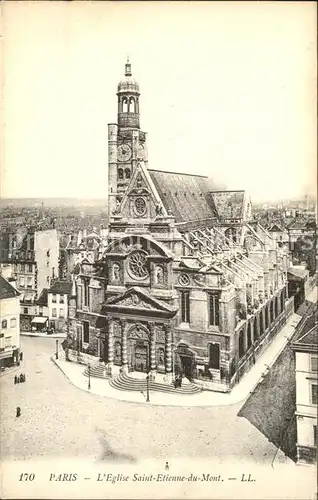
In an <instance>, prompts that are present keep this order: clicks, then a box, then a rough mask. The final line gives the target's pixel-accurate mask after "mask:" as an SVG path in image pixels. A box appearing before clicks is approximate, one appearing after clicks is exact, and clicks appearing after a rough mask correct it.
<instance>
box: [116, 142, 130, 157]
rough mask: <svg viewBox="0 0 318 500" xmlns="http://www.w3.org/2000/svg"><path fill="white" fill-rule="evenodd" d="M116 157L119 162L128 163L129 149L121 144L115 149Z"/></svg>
mask: <svg viewBox="0 0 318 500" xmlns="http://www.w3.org/2000/svg"><path fill="white" fill-rule="evenodd" d="M117 155H118V160H119V161H128V160H130V157H131V147H130V146H129V145H128V144H121V145H120V146H118V148H117Z"/></svg>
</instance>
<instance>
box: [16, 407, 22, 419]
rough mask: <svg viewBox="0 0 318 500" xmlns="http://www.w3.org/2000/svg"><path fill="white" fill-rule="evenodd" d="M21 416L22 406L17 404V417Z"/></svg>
mask: <svg viewBox="0 0 318 500" xmlns="http://www.w3.org/2000/svg"><path fill="white" fill-rule="evenodd" d="M20 416H21V408H20V406H17V417H20Z"/></svg>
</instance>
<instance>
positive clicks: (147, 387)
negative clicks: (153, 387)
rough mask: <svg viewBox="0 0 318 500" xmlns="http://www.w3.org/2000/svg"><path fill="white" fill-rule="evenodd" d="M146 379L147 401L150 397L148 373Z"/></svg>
mask: <svg viewBox="0 0 318 500" xmlns="http://www.w3.org/2000/svg"><path fill="white" fill-rule="evenodd" d="M146 380H147V399H146V402H147V403H149V401H150V399H149V382H150V374H149V373H148V375H147V377H146Z"/></svg>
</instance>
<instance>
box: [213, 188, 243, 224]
mask: <svg viewBox="0 0 318 500" xmlns="http://www.w3.org/2000/svg"><path fill="white" fill-rule="evenodd" d="M211 195H212V198H213V201H214V204H215V207H216V210H217V212H218V216H219V217H220V218H222V219H242V218H243V214H244V198H245V191H212V192H211Z"/></svg>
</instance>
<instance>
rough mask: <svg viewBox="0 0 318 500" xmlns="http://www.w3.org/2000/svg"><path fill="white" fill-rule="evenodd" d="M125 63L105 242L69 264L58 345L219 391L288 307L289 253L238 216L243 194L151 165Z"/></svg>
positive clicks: (110, 369) (108, 366) (113, 128)
mask: <svg viewBox="0 0 318 500" xmlns="http://www.w3.org/2000/svg"><path fill="white" fill-rule="evenodd" d="M139 99H140V92H139V85H138V83H137V82H136V80H135V79H134V78H133V77H132V72H131V64H130V63H129V62H127V63H126V66H125V76H124V78H123V79H122V80H121V81H120V83H119V84H118V91H117V100H118V115H117V123H111V124H109V125H108V161H109V163H108V206H109V226H108V236H107V245H106V250H105V251H103V255H102V257H101V258H99V259H97V260H95V261H94V262H92V261H91V260H89V259H84V260H82V262H81V263H80V264H77V266H76V267H77V269H76V274H74V286H73V294H72V298H71V299H70V306H69V311H70V327H69V334H68V345H69V347H70V349H71V350H73V352H74V351H76V352H77V354H85V355H86V356H87V358H86V359H89V360H90V362H96V363H101V364H103V365H104V366H105V372H106V373H107V376H109V377H118V376H119V374H120V373H129V372H132V371H137V372H144V373H145V375H146V374H150V376H151V377H153V379H156V377H160V380H164V381H165V382H166V383H167V384H170V383H171V382H172V380H173V379H174V377H175V375H176V374H181V375H183V376H184V377H187V378H188V379H189V380H191V381H192V382H194V383H195V384H197V385H199V386H201V387H202V388H204V389H207V390H209V389H210V390H216V391H224V392H226V391H229V390H231V388H232V387H233V385H234V384H235V383H237V382H238V381H239V379H240V378H241V376H242V375H243V374H244V372H246V371H247V370H248V369H249V368H250V367H251V366H252V365H253V363H255V360H256V359H257V357H258V356H259V354H260V353H261V352H262V350H263V349H264V348H266V345H267V343H268V342H269V341H270V340H271V339H272V338H273V337H274V335H275V334H276V333H277V332H278V330H279V329H280V328H281V327H282V325H283V324H284V323H285V322H286V318H287V316H288V314H290V312H291V311H292V304H291V301H290V300H289V299H288V291H287V268H288V265H289V257H288V255H287V254H286V253H283V250H282V249H280V248H278V246H277V244H276V240H275V239H273V238H272V237H271V235H270V234H269V233H268V232H266V230H265V229H264V228H262V227H261V226H259V225H255V224H254V225H253V224H252V222H250V214H251V203H250V200H249V199H248V197H247V196H246V193H245V192H244V191H220V190H217V189H215V186H213V184H212V182H211V181H210V180H209V179H208V178H207V177H204V176H200V175H189V174H185V173H173V172H165V171H159V170H151V169H150V168H149V166H148V150H147V134H146V133H145V132H143V131H141V129H140V108H139Z"/></svg>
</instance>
